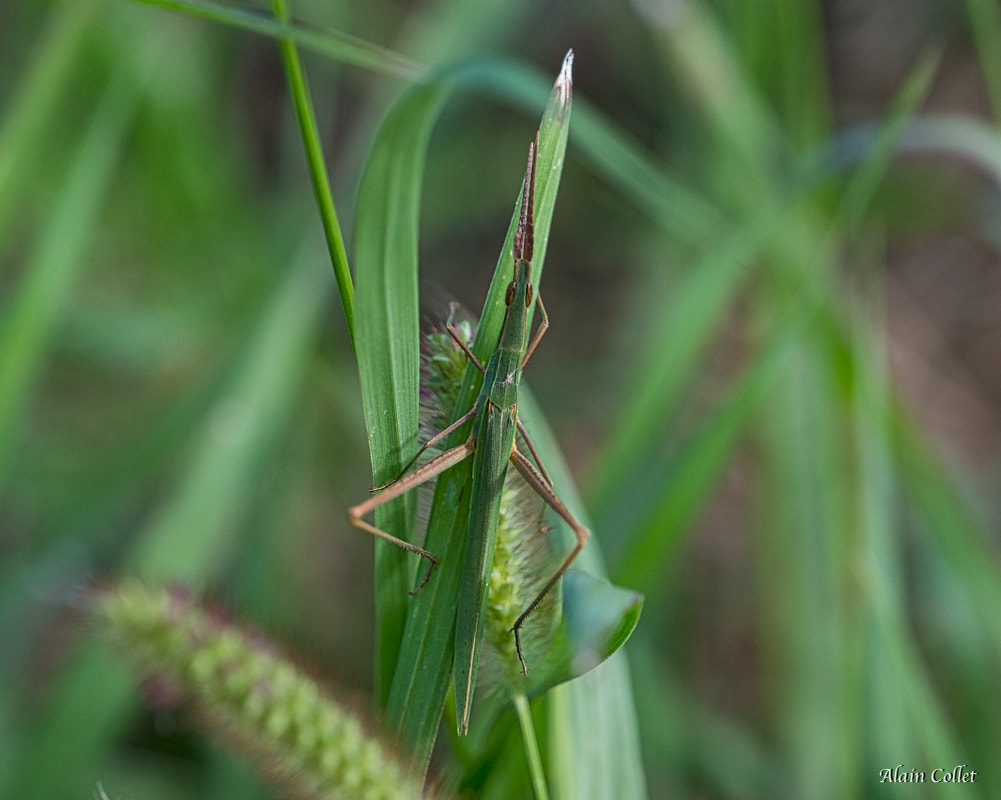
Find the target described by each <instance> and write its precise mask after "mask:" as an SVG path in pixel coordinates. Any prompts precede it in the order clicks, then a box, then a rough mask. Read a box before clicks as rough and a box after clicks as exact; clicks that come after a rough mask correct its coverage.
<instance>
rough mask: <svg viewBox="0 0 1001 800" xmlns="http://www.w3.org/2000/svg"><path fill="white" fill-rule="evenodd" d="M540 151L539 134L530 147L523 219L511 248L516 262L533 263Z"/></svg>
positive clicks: (522, 194)
mask: <svg viewBox="0 0 1001 800" xmlns="http://www.w3.org/2000/svg"><path fill="white" fill-rule="evenodd" d="M538 151H539V134H538V133H536V134H535V141H534V142H532V143H531V144H530V145H529V146H528V165H527V166H526V167H525V188H524V190H523V191H522V193H521V218H520V219H519V220H518V230H516V231H515V232H514V246H513V247H512V248H511V250H512V254H513V255H514V260H515V262H518V261H528V262H531V261H532V247H533V245H534V240H535V231H534V229H533V226H532V220H533V218H534V217H533V208H532V205H533V203H534V201H535V161H536V156H537V154H538Z"/></svg>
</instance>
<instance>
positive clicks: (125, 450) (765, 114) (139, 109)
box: [0, 0, 1001, 800]
mask: <svg viewBox="0 0 1001 800" xmlns="http://www.w3.org/2000/svg"><path fill="white" fill-rule="evenodd" d="M293 13H294V15H295V17H296V18H297V19H300V20H304V21H308V22H309V23H311V24H312V25H315V26H318V27H320V28H326V29H331V30H335V31H340V32H343V33H348V34H351V35H353V36H357V37H360V38H361V39H363V40H365V41H367V42H370V43H372V44H376V45H379V46H381V47H385V48H388V49H389V50H391V51H394V52H395V53H399V54H402V55H403V56H405V57H406V59H409V60H410V61H412V62H413V64H415V65H417V70H418V72H419V71H420V65H429V66H437V65H444V64H448V63H452V62H456V61H459V60H462V59H471V60H472V63H474V64H475V63H477V62H482V63H483V64H494V63H502V64H506V66H504V67H503V69H506V70H508V72H507V73H505V74H509V75H515V76H516V75H519V74H521V73H520V72H519V71H520V70H524V69H532V70H534V72H533V73H532V74H535V75H538V76H540V77H541V78H542V79H543V80H544V81H545V82H551V81H552V79H553V77H555V75H556V73H557V71H558V69H559V65H560V63H561V61H562V58H563V55H564V53H565V52H566V50H567V49H568V48H570V47H572V48H573V49H574V51H575V53H576V60H575V66H574V84H575V108H574V117H573V121H572V123H571V136H570V149H569V155H568V159H567V164H566V168H565V172H564V176H563V181H562V186H561V193H560V199H559V202H558V204H557V210H556V217H555V220H554V226H553V232H552V238H551V240H550V246H549V252H548V265H549V269H547V271H546V280H545V283H544V287H543V289H542V291H543V294H544V296H545V298H546V307H547V310H548V312H549V315H550V319H551V325H552V327H551V329H550V333H549V334H548V335H547V337H546V339H545V341H544V343H543V346H542V347H541V348H540V350H539V351H538V353H537V355H536V356H535V357H533V360H532V363H531V365H530V367H529V369H528V371H527V373H526V380H527V382H528V383H529V384H530V386H531V387H532V389H533V391H534V392H535V394H536V396H537V398H538V399H539V402H540V405H541V406H542V407H543V409H544V410H545V412H546V414H547V416H548V418H549V421H550V423H551V425H552V426H553V427H554V429H555V432H556V435H557V438H558V440H559V442H560V443H561V445H562V447H563V449H564V453H565V454H566V456H567V459H568V461H569V463H570V465H571V469H572V471H573V472H574V474H575V475H576V477H577V479H578V483H579V485H580V488H581V491H582V494H583V496H584V499H585V502H586V504H587V506H588V509H589V511H590V513H591V516H592V519H593V522H594V530H595V537H596V539H597V540H599V542H600V546H601V548H602V549H603V550H604V552H605V555H606V558H607V560H608V564H609V571H610V575H611V577H612V579H613V580H614V581H615V582H616V583H617V584H619V585H622V586H628V587H630V588H634V589H637V590H639V591H642V592H644V593H645V594H646V597H647V602H646V607H645V610H644V614H643V617H642V619H641V621H640V625H639V628H638V629H637V631H636V633H635V635H634V637H633V639H632V640H631V642H630V644H629V645H628V647H627V650H628V652H629V657H630V666H631V669H632V679H633V689H634V693H635V698H636V713H637V715H638V719H639V731H640V737H641V742H642V747H643V756H644V768H645V771H646V779H647V784H648V789H649V794H650V796H651V797H655V798H662V797H663V798H668V797H671V798H674V797H680V798H728V799H730V798H732V799H733V800H739V799H742V798H796V799H797V800H799V799H802V800H811V799H812V798H817V799H820V798H852V797H859V798H883V797H887V798H890V797H904V796H906V797H963V798H990V797H998V796H1001V772H999V771H998V769H997V767H996V765H997V757H998V753H1001V713H999V712H1001V682H999V681H998V676H999V675H1001V669H999V668H1001V615H999V614H998V611H997V610H998V609H999V608H1001V570H999V559H998V556H999V554H998V537H997V530H998V520H999V515H1001V505H999V503H998V502H997V500H996V495H997V487H998V485H999V479H1001V470H999V464H1001V459H999V455H1001V424H999V420H1001V417H999V415H1001V368H999V365H1001V358H999V354H1001V322H999V320H1001V316H999V315H998V313H997V308H998V307H999V301H1001V271H999V270H998V268H997V267H998V257H997V247H998V243H999V235H1001V203H999V195H998V186H999V181H1001V136H999V133H998V120H999V114H1001V14H999V12H998V8H997V6H996V4H994V3H991V2H987V1H986V0H967V2H965V3H961V2H958V0H953V1H950V0H911V2H906V3H905V2H898V1H897V0H857V1H856V2H851V1H850V0H845V1H844V2H827V3H815V2H809V1H808V0H776V1H775V2H772V3H767V4H765V3H757V2H750V1H749V0H718V1H717V2H713V3H709V2H702V3H695V2H681V1H680V0H679V1H678V2H656V0H634V2H631V3H630V2H612V3H601V2H590V3H588V2H584V3H573V4H571V3H555V2H541V3H527V2H521V0H515V1H508V2H504V3H487V4H484V3H476V2H447V1H446V0H440V1H435V0H431V1H430V2H422V3H402V4H399V3H390V2H384V1H378V2H369V3H348V2H305V1H302V2H297V3H295V5H294V6H293ZM0 17H2V21H3V24H2V26H0V109H2V110H0V676H2V682H0V797H4V798H7V797H10V798H15V797H24V796H31V797H35V798H48V797H53V798H55V797H66V796H73V795H74V794H75V796H87V795H89V794H91V793H92V792H93V789H94V786H95V782H96V781H97V780H102V781H103V782H104V785H105V787H106V788H107V789H108V791H109V793H111V794H112V795H115V794H117V793H121V794H122V795H123V796H125V797H129V798H144V799H149V798H174V797H177V798H180V797H194V796H204V797H209V796H219V797H223V796H227V797H229V796H236V795H237V794H239V795H240V796H244V797H249V796H268V795H267V790H265V789H262V788H261V787H260V786H259V785H258V784H256V782H255V779H253V778H252V777H250V775H249V772H248V770H247V769H246V767H244V766H242V765H241V764H240V763H239V762H238V761H237V760H236V759H235V758H233V757H232V756H230V755H228V754H227V753H226V752H225V751H224V750H223V749H222V748H220V747H218V746H216V745H213V744H210V743H206V742H204V741H203V739H202V738H201V737H200V736H198V735H196V734H194V733H192V731H191V728H190V725H189V724H188V721H187V720H186V719H185V718H184V716H183V715H177V714H175V713H174V712H172V711H170V710H164V709H160V710H157V709H155V708H154V709H152V710H151V709H150V708H149V707H148V705H147V704H146V703H144V702H143V700H142V699H141V698H140V697H139V692H138V691H137V690H135V689H134V688H131V683H130V682H129V681H127V680H124V679H123V677H122V676H123V674H124V673H125V667H124V665H121V664H119V663H118V661H117V660H116V658H115V657H114V655H113V654H112V653H109V652H107V651H106V649H105V648H104V647H102V646H101V645H99V644H93V642H92V637H90V636H89V633H90V632H89V630H88V629H87V626H86V625H85V624H83V623H82V622H81V618H80V608H81V605H82V603H81V598H82V596H83V593H84V591H85V589H86V587H88V586H91V585H93V584H94V583H95V582H100V581H103V580H108V579H110V578H113V577H114V576H116V575H120V574H126V573H130V574H131V573H138V574H141V575H145V576H148V577H150V578H165V579H170V580H180V581H185V582H187V583H189V584H190V585H192V586H194V587H196V588H198V589H199V590H204V591H206V592H207V593H208V594H209V595H211V596H213V597H215V598H217V599H218V600H219V601H220V602H221V603H223V604H225V606H226V607H227V608H229V609H231V610H232V611H233V613H234V614H236V615H238V616H239V617H241V618H244V619H248V620H250V621H252V622H253V624H255V625H257V626H258V627H260V628H261V629H263V630H266V631H267V632H269V633H270V634H272V635H274V636H275V637H276V638H278V639H279V640H281V641H283V642H285V643H287V644H288V645H289V646H291V647H293V648H294V650H295V651H296V653H297V654H298V656H299V657H300V658H301V660H302V661H303V663H305V664H307V665H308V666H309V667H310V668H311V669H313V670H315V671H317V672H318V673H320V674H321V675H323V676H324V677H326V678H329V679H330V681H331V682H332V683H334V684H336V685H337V686H338V687H339V688H340V690H341V691H343V692H345V693H351V692H354V693H357V694H358V695H359V696H361V697H362V698H367V697H369V696H371V691H372V688H371V682H372V661H373V655H372V647H373V644H372V636H373V634H372V629H373V610H372V600H371V598H372V596H373V587H372V579H371V575H372V556H371V553H372V544H371V542H370V541H369V540H368V538H367V537H365V536H364V535H360V534H359V532H358V531H356V530H354V529H351V528H349V527H348V525H347V521H346V517H345V509H346V507H347V506H349V505H351V504H352V503H355V502H357V501H358V500H359V499H360V498H362V497H364V496H365V492H366V490H367V488H368V486H369V485H370V479H369V476H370V471H369V457H368V449H367V444H366V432H365V430H364V426H363V424H362V414H361V404H360V395H359V389H358V382H357V374H356V372H355V365H354V358H353V354H352V350H351V345H350V341H349V338H348V334H347V328H346V325H345V322H344V318H343V314H342V311H341V306H340V303H339V302H338V300H337V297H336V288H335V285H334V281H333V276H332V273H331V270H330V266H329V260H328V258H327V255H326V253H325V250H324V248H323V244H322V236H321V232H320V226H319V219H318V215H317V212H316V208H315V205H314V202H313V197H312V190H311V188H310V186H309V182H308V175H307V171H306V167H305V160H304V157H303V153H302V144H301V141H300V139H299V136H298V131H297V129H296V126H295V121H294V117H293V115H292V111H291V106H290V102H289V99H288V93H287V89H286V84H285V78H284V74H283V71H282V67H281V61H280V58H279V54H278V48H277V45H276V43H275V41H274V40H273V39H271V38H268V37H267V36H261V35H258V34H255V33H251V32H248V31H246V30H240V29H236V28H234V27H230V26H226V25H223V24H219V23H217V22H215V21H211V20H206V19H200V18H197V17H194V16H190V15H187V14H183V13H174V12H169V11H165V10H163V9H159V8H154V7H150V6H144V5H141V4H132V3H128V2H124V1H123V2H108V1H104V2H102V1H100V0H93V2H86V1H81V0H75V1H68V2H62V3H55V4H51V3H35V2H25V1H24V0H8V1H7V2H6V3H5V4H4V7H3V10H2V11H0ZM494 56H504V57H506V58H508V59H510V61H509V62H493V61H488V58H493V57H494ZM372 59H373V64H374V66H375V67H376V68H375V69H372V68H366V67H362V66H358V65H351V64H345V63H343V62H342V61H340V60H338V59H336V58H330V57H326V56H324V55H322V54H318V53H315V52H313V53H308V52H307V53H305V63H306V68H307V70H308V74H309V79H310V84H311V89H312V97H313V101H314V103H315V105H316V108H317V112H318V115H319V124H320V128H321V131H323V132H324V147H325V150H326V153H327V163H328V167H329V170H330V175H331V182H332V187H333V193H334V196H335V199H336V201H337V207H338V213H339V215H340V219H341V224H342V226H343V228H344V230H345V231H346V232H347V234H348V239H349V242H348V252H349V253H350V231H351V220H352V217H353V211H354V208H353V204H354V199H355V191H356V187H357V181H358V176H359V173H360V171H361V167H362V165H363V163H364V158H365V154H366V152H367V151H368V148H369V147H370V145H371V142H372V138H373V136H374V133H375V130H376V128H377V125H378V122H379V120H380V118H381V117H382V115H383V114H384V113H385V111H386V109H387V107H388V105H389V103H390V102H391V101H392V99H393V98H394V97H395V96H397V95H398V94H399V92H400V91H401V90H402V89H403V87H404V86H405V85H406V79H405V78H401V77H400V76H399V75H397V74H392V73H393V72H394V70H398V69H399V68H400V64H401V63H403V62H400V63H397V62H396V61H394V60H393V59H392V58H390V55H389V54H387V53H380V52H375V53H374V54H373V56H372ZM510 85H517V82H516V81H515V82H513V84H508V85H507V86H506V85H505V84H504V83H503V82H502V81H495V82H494V83H492V84H491V82H490V80H485V81H484V88H485V89H486V91H483V92H479V93H473V92H469V93H460V94H456V95H455V96H452V97H450V98H449V102H448V105H447V106H446V109H445V112H444V115H443V117H442V119H441V121H440V122H439V124H438V125H437V126H436V128H435V130H434V132H433V134H432V138H431V143H430V151H429V156H428V163H427V170H426V173H425V177H424V186H423V206H422V222H421V245H420V258H421V279H422V281H423V282H424V285H425V286H426V288H427V291H426V295H427V297H428V298H429V311H428V313H429V314H432V313H437V312H440V311H441V308H442V306H443V304H442V302H441V301H440V299H439V298H440V297H441V296H442V293H443V292H444V293H447V295H453V296H455V297H456V298H458V299H459V300H460V301H461V302H463V304H464V305H465V306H466V307H468V308H469V309H471V310H473V311H474V312H475V310H476V309H478V308H479V304H480V302H481V300H482V297H483V294H484V292H485V290H486V285H487V282H488V280H489V274H490V270H491V267H492V265H493V263H494V261H495V259H496V256H497V250H498V248H499V246H500V244H501V242H502V239H503V235H504V230H505V227H504V226H505V225H506V223H507V220H508V219H509V215H510V208H511V202H512V198H513V197H515V196H516V193H517V187H518V185H519V182H520V179H521V175H522V169H523V164H524V153H525V148H526V145H527V142H528V141H529V139H530V138H531V136H532V134H533V132H534V129H535V125H536V123H537V119H538V113H537V112H538V108H539V107H540V106H539V104H538V99H537V98H528V97H519V96H516V95H517V93H516V92H513V91H512V90H511V89H510V88H509V86H510ZM447 295H445V296H447ZM898 765H903V769H904V770H906V771H910V770H912V769H914V770H920V771H925V772H926V773H927V774H928V777H927V779H926V780H927V782H926V783H924V784H922V785H908V786H906V787H904V786H900V785H897V784H888V783H880V771H881V770H884V769H893V768H895V767H897V766H898ZM957 765H967V767H966V769H967V770H976V771H977V773H978V774H977V778H976V781H975V782H974V783H967V784H964V785H956V784H950V783H934V784H933V783H931V770H933V769H935V768H945V769H947V770H951V769H952V768H954V767H955V766H957Z"/></svg>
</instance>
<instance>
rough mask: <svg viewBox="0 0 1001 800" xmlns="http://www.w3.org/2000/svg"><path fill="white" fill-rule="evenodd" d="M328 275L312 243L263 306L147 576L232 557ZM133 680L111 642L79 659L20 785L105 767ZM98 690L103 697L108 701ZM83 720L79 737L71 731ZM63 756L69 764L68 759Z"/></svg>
mask: <svg viewBox="0 0 1001 800" xmlns="http://www.w3.org/2000/svg"><path fill="white" fill-rule="evenodd" d="M328 284H329V278H328V275H327V272H326V271H325V270H323V269H322V268H320V267H318V262H317V260H316V257H315V250H314V249H313V248H304V249H303V253H302V254H301V255H300V257H299V258H298V259H297V260H296V263H295V265H294V267H293V268H292V269H291V270H290V271H289V273H288V275H287V277H286V278H285V282H284V284H283V285H282V286H280V288H279V289H278V291H277V292H276V293H275V295H274V298H273V300H272V301H271V303H270V304H269V306H268V307H267V308H266V309H265V310H264V313H263V314H262V317H261V319H260V322H259V325H258V328H257V330H256V331H255V332H254V335H253V336H252V337H251V339H250V341H249V343H248V349H247V353H246V358H245V360H244V362H243V363H242V364H241V366H240V369H239V371H238V372H237V373H236V375H235V376H234V377H233V379H232V381H231V382H230V384H229V386H228V388H227V390H226V392H225V393H224V394H223V395H222V396H221V397H220V398H219V399H218V401H217V403H216V404H215V406H214V407H213V408H211V409H210V410H209V412H208V413H207V415H206V419H205V420H204V428H203V430H202V431H201V432H200V433H199V435H198V440H199V443H200V449H199V451H198V452H197V453H196V454H195V455H194V460H193V464H192V467H191V469H190V470H189V472H188V473H187V475H186V477H185V478H184V480H183V481H182V482H181V484H180V486H179V487H178V489H177V491H176V492H175V494H174V495H173V497H172V498H171V499H170V500H169V501H168V502H167V503H166V504H165V505H164V506H163V507H162V508H161V509H160V511H159V513H157V514H156V516H155V517H154V518H153V519H152V520H151V521H150V523H149V524H148V525H147V526H146V528H145V529H144V530H143V531H141V532H140V534H139V537H138V538H139V544H138V546H137V547H136V548H135V549H134V550H133V552H131V553H130V554H129V555H128V557H127V559H126V560H127V561H128V562H130V563H131V565H132V567H133V569H134V570H135V571H137V572H139V573H141V574H143V575H145V576H148V577H161V578H163V579H164V580H168V581H169V580H185V581H187V582H190V583H194V584H198V583H203V582H204V581H205V580H206V578H207V577H208V576H210V575H211V574H212V572H213V571H214V570H216V569H218V568H219V566H220V564H222V563H224V562H223V559H224V557H225V556H226V555H227V554H228V551H229V548H230V546H231V545H232V544H233V543H234V535H235V534H236V533H237V532H236V531H235V529H234V524H235V520H236V519H237V518H238V516H239V514H240V512H241V511H242V510H243V509H244V508H245V507H246V506H247V505H248V503H249V502H250V497H251V495H252V493H253V492H255V491H256V488H257V487H256V476H257V475H258V474H259V470H260V468H261V466H262V464H265V463H267V461H268V457H269V453H270V447H271V445H272V444H273V441H274V434H275V431H276V429H277V428H278V427H280V426H281V425H282V424H284V422H285V421H287V419H288V417H289V415H290V414H291V412H292V409H293V408H294V399H295V397H296V394H295V388H296V386H297V384H298V380H299V377H300V376H301V369H302V367H303V365H304V361H303V358H302V356H303V353H304V352H305V349H306V348H307V347H308V343H309V342H310V341H311V339H312V336H313V334H314V333H315V331H316V327H317V325H318V324H319V319H320V310H321V309H322V308H323V299H324V297H325V292H324V287H326V286H327V285H328ZM131 686H132V681H131V680H130V679H129V678H128V676H127V674H126V673H125V672H123V671H122V670H120V669H118V668H117V667H116V665H115V663H114V662H113V661H112V660H111V659H110V658H109V656H108V653H107V652H106V649H105V648H103V647H96V646H86V647H84V648H82V649H81V650H78V651H77V652H76V653H75V654H73V655H72V657H69V658H68V661H67V664H66V665H65V667H64V669H63V671H62V673H61V675H60V676H59V678H58V680H56V681H55V686H54V688H53V689H52V693H51V697H50V700H51V702H50V703H49V704H48V705H47V706H46V709H45V711H44V713H40V714H38V715H37V716H36V718H34V719H33V720H32V724H31V726H30V728H29V729H28V730H26V731H24V732H23V735H22V737H21V738H20V740H19V742H18V747H17V750H16V752H15V755H14V761H13V762H12V763H14V764H15V765H16V767H15V769H14V770H13V774H12V775H10V776H8V779H9V783H5V784H4V785H3V786H2V787H0V788H2V789H4V790H6V789H8V788H10V790H11V794H10V795H9V796H20V795H24V794H34V795H36V796H40V797H65V796H68V795H70V794H72V793H73V791H74V787H79V786H81V785H88V784H92V783H93V781H95V780H96V779H98V778H99V777H100V772H99V769H100V765H101V763H102V757H103V753H104V749H105V748H106V747H107V744H108V742H109V741H110V739H111V737H112V736H113V734H114V733H115V732H116V731H118V730H120V729H121V727H122V726H123V725H124V724H125V723H126V721H127V714H128V711H129V709H130V707H131V705H130V704H131V703H133V702H134V701H135V694H134V691H133V689H132V688H131ZM95 698H100V702H97V701H96V700H95ZM66 730H73V731H74V736H73V738H72V746H70V745H69V744H68V742H67V739H66V737H65V732H66ZM53 763H60V764H61V765H62V766H61V768H60V769H58V770H54V769H52V764H53Z"/></svg>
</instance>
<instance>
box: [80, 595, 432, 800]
mask: <svg viewBox="0 0 1001 800" xmlns="http://www.w3.org/2000/svg"><path fill="white" fill-rule="evenodd" d="M94 612H95V616H96V618H97V620H98V622H99V623H100V624H101V625H102V626H103V627H105V628H107V629H109V631H110V632H111V633H112V635H113V637H114V638H115V639H116V640H117V641H118V643H119V644H120V645H121V646H122V647H123V648H124V650H125V651H126V652H127V653H128V654H129V655H130V656H131V657H132V658H133V660H134V661H135V662H136V664H137V666H138V667H139V670H140V672H141V674H142V675H143V676H144V677H146V678H148V679H153V680H154V681H156V682H157V683H159V684H166V685H169V686H170V687H171V692H172V693H173V694H174V695H175V696H178V697H180V698H183V699H184V700H185V701H186V703H187V704H189V705H190V706H191V708H192V709H193V710H194V711H195V713H196V715H197V717H198V719H199V720H201V721H203V723H204V724H205V725H206V726H207V727H208V728H209V729H210V730H211V731H212V732H213V733H216V734H218V735H220V736H222V737H223V738H224V739H225V740H227V741H228V742H230V743H232V744H233V745H234V746H235V747H236V748H237V749H239V750H241V751H242V752H244V753H245V754H246V755H248V756H249V757H250V760H251V761H252V763H253V764H254V765H255V766H257V767H258V768H259V769H260V771H261V772H262V774H263V776H264V777H266V778H268V779H270V780H273V781H275V782H277V783H279V784H280V785H282V787H283V788H284V789H286V790H287V791H288V792H289V793H290V794H292V795H294V796H296V797H303V798H317V799H319V798H366V799H370V800H403V799H404V798H406V799H407V800H411V799H414V798H420V797H426V795H424V794H422V790H421V780H420V778H419V777H417V776H415V775H414V774H412V773H411V772H410V771H409V770H408V768H407V766H406V765H405V764H403V763H402V762H401V761H400V759H398V758H397V757H396V755H395V754H394V753H393V752H392V750H391V749H390V748H388V747H386V746H385V745H384V744H383V743H382V742H380V741H379V740H378V739H376V738H373V737H372V736H371V735H370V734H369V733H368V732H367V731H366V729H365V726H363V725H362V723H361V722H360V721H359V720H358V718H357V717H356V716H355V715H354V714H353V713H352V712H350V711H348V710H346V709H345V708H344V707H343V706H342V705H341V704H339V703H338V702H336V701H335V700H333V699H332V698H331V697H330V696H329V694H327V693H326V692H325V691H324V689H323V688H322V687H321V686H320V685H319V684H317V682H316V681H315V680H314V679H313V678H311V677H309V676H308V675H306V674H304V673H303V672H302V671H301V670H300V669H299V668H298V667H297V666H296V665H295V664H294V663H292V662H291V661H289V660H288V659H287V658H285V657H283V656H282V655H281V654H280V653H279V651H278V648H276V647H275V646H274V645H273V644H271V643H270V642H269V641H268V640H266V639H265V638H264V637H262V636H259V635H255V634H253V633H251V632H249V631H247V630H245V629H243V628H241V627H239V626H238V625H236V624H234V623H233V622H232V621H230V620H229V619H227V618H226V617H225V616H223V615H221V614H218V613H214V612H211V611H208V610H206V609H205V608H203V607H202V606H200V605H199V604H198V603H197V602H196V601H195V600H194V599H193V598H192V597H191V595H190V594H189V593H188V592H186V591H185V590H183V589H165V588H154V587H150V586H147V585H145V584H143V583H140V582H138V581H131V580H129V581H124V582H122V583H120V584H118V585H117V586H113V587H111V588H110V589H106V590H103V591H101V592H100V593H99V594H98V595H97V597H96V600H95V602H94Z"/></svg>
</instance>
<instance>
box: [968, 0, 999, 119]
mask: <svg viewBox="0 0 1001 800" xmlns="http://www.w3.org/2000/svg"><path fill="white" fill-rule="evenodd" d="M966 13H967V14H968V15H969V17H970V30H971V31H972V33H973V38H974V41H975V42H976V44H977V50H979V52H980V64H981V67H982V69H981V71H980V75H981V76H982V77H983V80H984V82H985V83H986V84H987V96H988V98H989V100H990V103H991V108H992V109H993V111H994V125H995V127H997V126H998V125H1001V70H999V69H998V64H1001V10H999V9H998V6H997V4H996V3H992V2H991V0H966Z"/></svg>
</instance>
